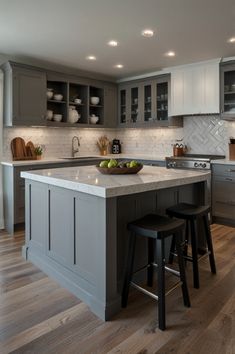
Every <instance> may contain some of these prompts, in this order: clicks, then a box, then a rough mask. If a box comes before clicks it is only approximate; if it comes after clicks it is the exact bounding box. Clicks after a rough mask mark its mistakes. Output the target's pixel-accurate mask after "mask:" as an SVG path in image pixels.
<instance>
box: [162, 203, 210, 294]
mask: <svg viewBox="0 0 235 354" xmlns="http://www.w3.org/2000/svg"><path fill="white" fill-rule="evenodd" d="M209 212H210V207H209V206H208V205H194V204H188V203H179V204H177V205H174V206H172V207H170V208H167V210H166V213H167V215H169V216H170V217H174V218H178V219H183V220H186V236H185V250H184V257H185V259H186V260H189V261H191V262H192V263H193V282H194V287H195V288H197V289H198V288H199V271H198V260H199V258H198V231H197V221H198V219H199V218H201V219H202V220H203V225H204V230H205V237H206V242H207V248H208V252H207V253H206V255H209V260H210V267H211V272H212V273H214V274H215V273H216V266H215V258H214V251H213V245H212V238H211V231H210V225H209V219H208V214H209ZM189 225H190V230H191V247H192V257H190V256H188V254H187V247H188V241H189ZM174 254H175V238H174V237H173V239H172V245H171V256H170V262H171V263H172V261H173V256H174ZM204 256H205V255H204ZM204 256H203V257H204ZM201 258H202V257H201Z"/></svg>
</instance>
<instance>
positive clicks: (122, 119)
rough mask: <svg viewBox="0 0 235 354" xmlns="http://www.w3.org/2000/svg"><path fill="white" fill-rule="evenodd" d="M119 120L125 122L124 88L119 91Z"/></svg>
mask: <svg viewBox="0 0 235 354" xmlns="http://www.w3.org/2000/svg"><path fill="white" fill-rule="evenodd" d="M120 121H121V123H126V90H121V91H120Z"/></svg>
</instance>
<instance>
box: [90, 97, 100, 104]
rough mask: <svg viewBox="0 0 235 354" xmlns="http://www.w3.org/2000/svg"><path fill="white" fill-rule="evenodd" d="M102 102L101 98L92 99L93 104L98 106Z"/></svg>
mask: <svg viewBox="0 0 235 354" xmlns="http://www.w3.org/2000/svg"><path fill="white" fill-rule="evenodd" d="M99 102H100V98H99V97H91V104H94V105H96V104H98V103H99Z"/></svg>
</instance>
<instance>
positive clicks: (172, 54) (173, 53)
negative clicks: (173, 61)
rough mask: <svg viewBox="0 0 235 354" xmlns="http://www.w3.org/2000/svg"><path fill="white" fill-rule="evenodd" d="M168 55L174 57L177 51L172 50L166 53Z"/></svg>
mask: <svg viewBox="0 0 235 354" xmlns="http://www.w3.org/2000/svg"><path fill="white" fill-rule="evenodd" d="M166 55H167V56H168V57H174V56H175V52H173V51H172V50H170V51H169V52H167V53H166Z"/></svg>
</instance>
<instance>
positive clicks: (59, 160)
mask: <svg viewBox="0 0 235 354" xmlns="http://www.w3.org/2000/svg"><path fill="white" fill-rule="evenodd" d="M88 156H89V157H90V156H92V157H94V158H100V159H101V160H105V159H111V158H112V159H131V160H133V159H135V160H151V161H165V156H154V155H144V154H143V155H142V154H109V155H107V156H100V155H98V154H97V155H96V154H90V155H84V154H80V155H77V157H78V159H64V158H63V155H62V156H61V158H58V157H54V158H53V157H51V158H42V160H23V161H12V160H7V159H4V158H3V161H2V162H1V164H2V165H5V166H28V165H46V164H51V163H71V162H75V161H82V158H84V160H85V159H86V158H87V157H88ZM64 157H65V156H64Z"/></svg>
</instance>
